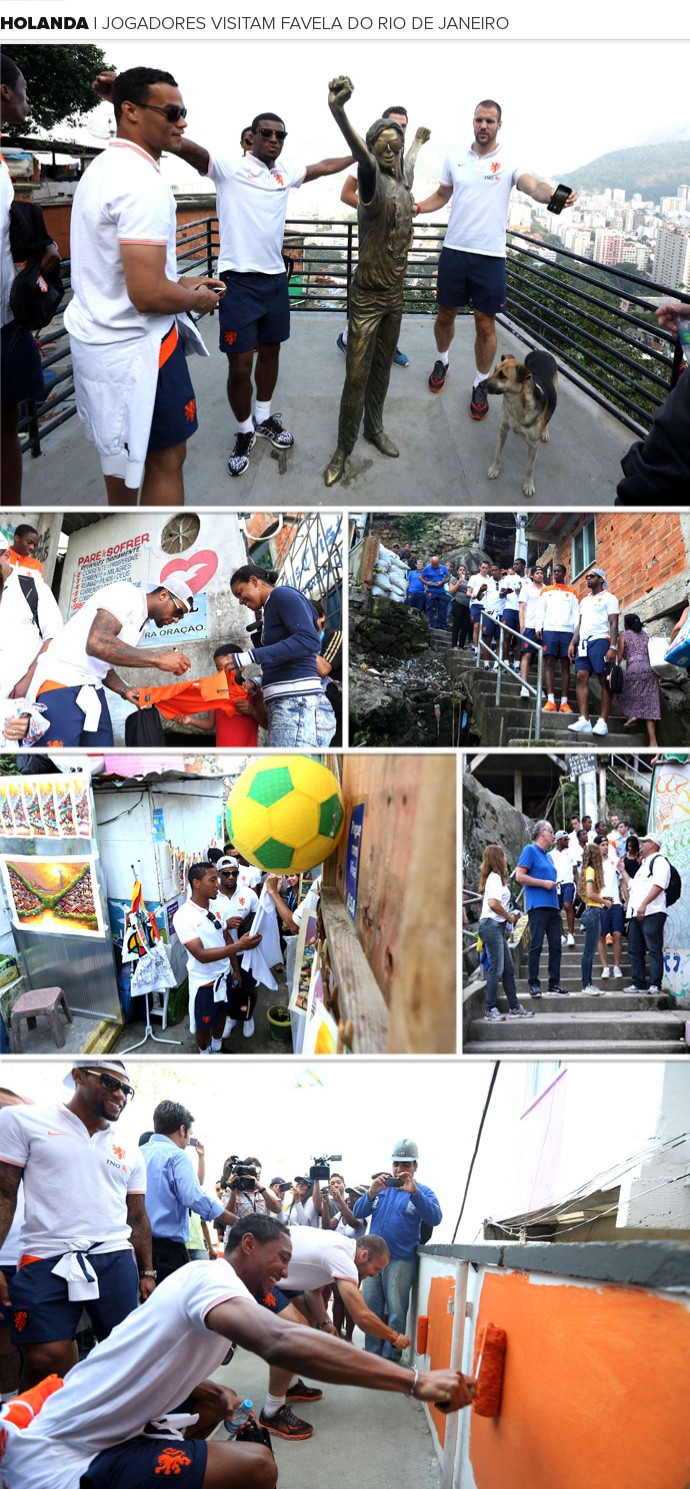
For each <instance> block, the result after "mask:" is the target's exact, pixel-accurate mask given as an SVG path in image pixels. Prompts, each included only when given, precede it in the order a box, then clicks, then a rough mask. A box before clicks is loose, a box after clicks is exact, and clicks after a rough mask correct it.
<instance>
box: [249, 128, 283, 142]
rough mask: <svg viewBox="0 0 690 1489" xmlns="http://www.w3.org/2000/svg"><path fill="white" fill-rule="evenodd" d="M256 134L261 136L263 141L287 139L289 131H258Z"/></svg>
mask: <svg viewBox="0 0 690 1489" xmlns="http://www.w3.org/2000/svg"><path fill="white" fill-rule="evenodd" d="M256 133H257V134H260V135H261V138H262V140H274V139H275V140H286V139H287V129H257V130H256Z"/></svg>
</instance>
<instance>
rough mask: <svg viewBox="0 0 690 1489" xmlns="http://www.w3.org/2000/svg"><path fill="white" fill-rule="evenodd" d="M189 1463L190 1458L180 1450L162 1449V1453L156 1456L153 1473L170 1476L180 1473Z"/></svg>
mask: <svg viewBox="0 0 690 1489" xmlns="http://www.w3.org/2000/svg"><path fill="white" fill-rule="evenodd" d="M191 1461H192V1460H191V1458H188V1457H187V1454H186V1453H183V1451H182V1449H181V1448H164V1449H163V1452H162V1453H159V1455H158V1458H157V1460H156V1464H157V1466H156V1468H154V1470H153V1471H154V1473H162V1474H170V1475H172V1474H176V1473H182V1470H183V1468H188V1467H189V1465H190V1463H191Z"/></svg>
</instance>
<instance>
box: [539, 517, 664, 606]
mask: <svg viewBox="0 0 690 1489" xmlns="http://www.w3.org/2000/svg"><path fill="white" fill-rule="evenodd" d="M586 521H587V518H586V517H582V518H579V519H577V520H576V521H575V522H574V524H573V527H572V529H571V531H570V532H569V533H568V535H567V537H565V538H562V539H560V540H559V542H558V544H557V547H556V552H557V554H558V558H559V560H560V561H561V562H562V563H564V564H566V565H567V569H568V574H569V575H570V573H571V556H572V550H571V539H572V537H573V536H574V534H575V533H577V532H579V531H580V530H581V529H582V527H583V526H584V524H585V522H586ZM594 563H595V565H596V567H597V568H602V569H604V571H605V573H606V577H607V579H608V584H609V589H610V590H611V591H612V592H613V594H615V595H617V597H618V599H619V601H620V606H621V611H623V610H624V609H627V608H629V607H630V606H631V605H637V604H639V603H640V602H641V601H642V600H644V599H645V597H647V596H649V597H651V596H652V595H653V594H654V592H655V591H657V590H660V589H661V588H662V586H664V585H667V584H668V583H669V582H670V581H671V580H673V579H675V578H678V577H681V576H686V577H687V576H688V555H687V552H686V547H685V542H684V536H683V527H682V522H681V516H680V514H679V513H678V512H662V511H659V512H654V513H653V515H650V514H649V513H648V512H644V513H633V512H629V513H628V512H625V513H619V512H616V513H615V514H614V513H611V512H599V513H597V516H596V557H595V560H594ZM586 575H587V570H585V571H584V573H582V574H580V575H579V576H578V577H577V578H576V579H575V580H574V581H572V582H573V588H574V589H575V590H576V591H577V593H578V595H579V596H580V597H582V596H583V595H584V594H586V592H587V584H586Z"/></svg>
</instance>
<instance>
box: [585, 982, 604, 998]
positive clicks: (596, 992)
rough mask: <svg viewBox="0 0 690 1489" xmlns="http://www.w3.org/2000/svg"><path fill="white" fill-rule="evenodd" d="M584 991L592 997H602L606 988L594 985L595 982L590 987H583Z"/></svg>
mask: <svg viewBox="0 0 690 1489" xmlns="http://www.w3.org/2000/svg"><path fill="white" fill-rule="evenodd" d="M582 991H583V993H587V994H588V996H589V997H590V998H600V997H601V996H602V994H603V991H604V989H603V988H600V987H594V984H593V983H590V985H589V987H583V989H582Z"/></svg>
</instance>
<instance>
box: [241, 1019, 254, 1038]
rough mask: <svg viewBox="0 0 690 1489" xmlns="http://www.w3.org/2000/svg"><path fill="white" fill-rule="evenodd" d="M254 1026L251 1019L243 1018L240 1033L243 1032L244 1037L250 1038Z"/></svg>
mask: <svg viewBox="0 0 690 1489" xmlns="http://www.w3.org/2000/svg"><path fill="white" fill-rule="evenodd" d="M255 1027H256V1025H255V1023H254V1020H253V1019H245V1021H244V1023H243V1025H242V1033H243V1035H244V1037H245V1039H251V1037H252V1034H253V1033H254V1029H255Z"/></svg>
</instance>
